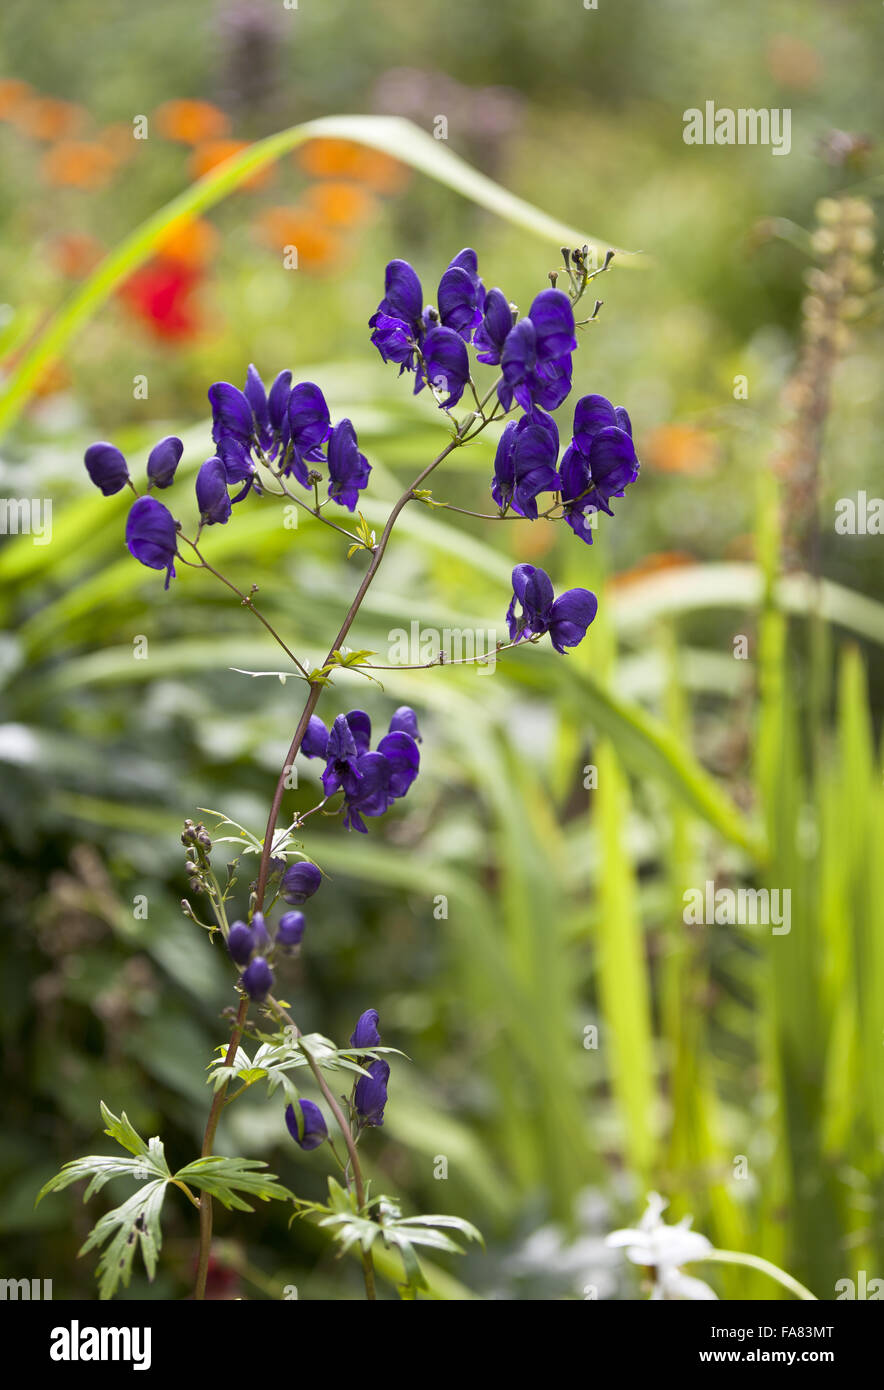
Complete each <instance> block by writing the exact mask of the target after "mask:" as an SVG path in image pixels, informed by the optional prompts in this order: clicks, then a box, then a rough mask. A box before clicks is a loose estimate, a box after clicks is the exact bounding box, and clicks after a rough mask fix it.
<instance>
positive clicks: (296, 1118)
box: [285, 1100, 328, 1150]
mask: <svg viewBox="0 0 884 1390" xmlns="http://www.w3.org/2000/svg"><path fill="white" fill-rule="evenodd" d="M285 1122H286V1124H287V1125H288V1131H289V1134H290V1135H291V1136H292V1138H293V1139H294V1141H295V1143H296V1144H297V1145H298V1146H299V1148H302V1149H307V1150H310V1149H318V1148H319V1145H320V1144H321V1143H322V1142H323V1140H324V1139H327V1138H328V1126H327V1125H326V1123H325V1119H324V1117H323V1114H322V1111H321V1110H320V1108H319V1106H318V1105H316V1104H315V1103H314V1101H312V1100H299V1101H298V1102H297V1105H287V1106H286V1109H285Z"/></svg>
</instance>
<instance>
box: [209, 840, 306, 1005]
mask: <svg viewBox="0 0 884 1390" xmlns="http://www.w3.org/2000/svg"><path fill="white" fill-rule="evenodd" d="M321 882H322V874H321V873H320V871H319V869H317V867H316V865H315V864H311V863H310V862H309V860H304V861H302V862H300V863H297V864H292V865H290V866H289V868H288V869H286V870H285V872H284V874H283V876H282V885H281V892H282V896H283V898H284V899H285V901H286V902H287V903H289V904H300V903H304V902H306V901H307V899H308V898H312V896H313V894H314V893H315V892H316V890H317V889H318V888H319V885H320V883H321ZM306 927H307V920H306V918H305V916H304V914H303V912H298V911H295V912H284V913H283V914H282V916H281V917H280V919H279V922H278V924H277V927H276V932H275V935H274V936H273V937H271V935H270V932H269V931H268V929H267V923H266V921H265V918H264V914H263V912H255V913H253V914H252V920H251V921H250V922H243V921H236V922H232V923H231V925H230V930H229V932H228V933H227V950H228V953H229V955H230V958H231V960H232V961H233V962H234V963H235V964H236V965H238V966H240V967H242V974H241V975H240V977H239V982H240V984H241V985H242V987H243V989H244V990H245V991H246V993H247V994H248V996H249V998H250V999H255V1000H258V1001H260V1000H262V999H266V998H267V995H268V994H269V993H270V991H271V989H272V988H273V970H272V968H271V965H270V959H268V958H271V959H272V957H273V954H274V951H275V950H280V951H282V952H284V953H286V954H288V953H290V952H291V951H293V950H294V948H295V947H296V946H300V944H301V941H302V940H303V937H304V932H305V930H306Z"/></svg>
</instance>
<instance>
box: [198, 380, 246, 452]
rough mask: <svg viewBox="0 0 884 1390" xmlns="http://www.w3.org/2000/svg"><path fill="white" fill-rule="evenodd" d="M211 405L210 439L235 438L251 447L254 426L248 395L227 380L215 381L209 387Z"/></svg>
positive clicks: (217, 442)
mask: <svg viewBox="0 0 884 1390" xmlns="http://www.w3.org/2000/svg"><path fill="white" fill-rule="evenodd" d="M209 404H210V405H211V407H212V439H213V440H214V441H215V443H216V444H220V443H221V440H222V439H227V438H231V439H236V440H238V441H239V442H240V443H241V444H244V445H245V446H246V448H251V444H252V436H253V434H254V430H255V426H254V420H253V418H252V407H251V405H250V404H249V400H248V397H247V396H246V395H245V394H244V393H243V392H242V391H240V390H239V389H238V388H237V387H236V386H231V384H230V382H229V381H216V382H215V383H214V385H212V386H210V387H209Z"/></svg>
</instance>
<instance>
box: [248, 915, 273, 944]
mask: <svg viewBox="0 0 884 1390" xmlns="http://www.w3.org/2000/svg"><path fill="white" fill-rule="evenodd" d="M251 928H252V941H253V942H254V946H255V950H256V951H266V950H267V948H268V946H269V945H270V933H269V932H268V930H267V927H266V925H265V923H264V913H263V912H255V913H253V914H252V921H251Z"/></svg>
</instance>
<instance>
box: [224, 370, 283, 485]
mask: <svg viewBox="0 0 884 1390" xmlns="http://www.w3.org/2000/svg"><path fill="white" fill-rule="evenodd" d="M291 386H292V374H291V372H289V371H285V372H280V373H279V375H278V376H277V378H276V380H275V381H274V383H273V385H272V386H271V388H270V392H269V394H268V392H267V390H266V388H265V386H264V383H263V381H262V380H261V377H260V375H259V374H258V371H257V369H256V368H255V367H254V366H250V367H249V369H248V372H247V374H246V384H245V390H244V391H240V390H239V389H238V387H236V386H232V385H231V384H230V382H229V381H216V382H215V383H214V384H213V385H212V386H210V387H209V402H210V404H211V407H212V438H213V440H214V441H215V445H216V449H217V454H218V457H219V458H220V459H221V461H222V463H223V464H224V467H225V470H226V473H227V482H228V483H230V484H234V483H243V484H244V486H243V488H242V489H241V491H240V492H239V493H237V495H236V497H234V498H233V501H234V502H240V501H242V499H243V498H244V497H245V496H246V494H247V493H248V492H249V490H250V489H251V488H252V487H255V486H257V479H256V475H255V468H256V465H255V460H254V458H253V457H252V454H253V450H256V449H257V450H260V451H261V454H262V455H263V457H264V458H265V459H266V460H267V461H268V462H273V461H274V460H275V459H276V458H277V457H278V456H279V454H280V453H281V452H282V451H283V450H284V449H285V448H286V446H287V444H288V442H289V422H288V403H289V397H290V395H291Z"/></svg>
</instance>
